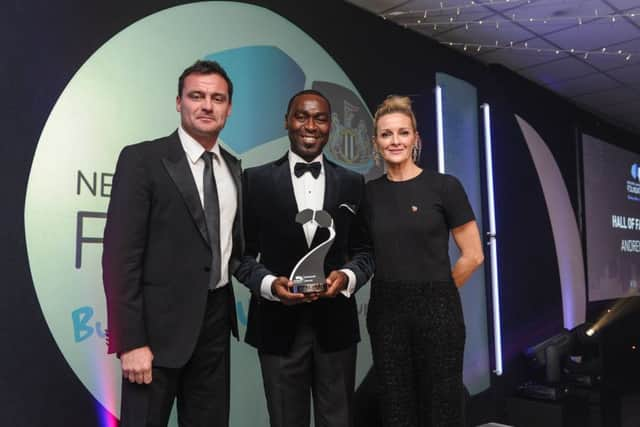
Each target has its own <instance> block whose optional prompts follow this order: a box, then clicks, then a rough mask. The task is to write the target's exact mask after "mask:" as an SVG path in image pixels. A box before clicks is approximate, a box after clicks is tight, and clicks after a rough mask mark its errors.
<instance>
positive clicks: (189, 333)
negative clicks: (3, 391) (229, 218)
mask: <svg viewBox="0 0 640 427" xmlns="http://www.w3.org/2000/svg"><path fill="white" fill-rule="evenodd" d="M221 151H222V156H223V158H224V160H225V162H226V164H227V166H228V167H229V170H230V171H231V174H232V176H233V178H234V181H235V184H236V189H237V193H238V214H237V215H236V218H235V221H234V225H233V253H232V255H231V261H230V266H229V271H230V272H232V271H233V270H234V269H235V268H236V267H237V265H238V263H239V258H240V255H241V254H242V250H243V247H242V245H243V239H242V219H241V212H242V205H241V200H242V192H241V188H242V187H241V168H240V162H239V161H238V160H237V159H235V158H234V157H232V156H231V155H230V154H228V153H227V152H225V151H224V150H221ZM211 256H212V255H211V249H210V246H209V242H208V237H207V231H206V224H205V217H204V212H203V209H202V205H201V203H200V198H199V196H198V190H197V188H196V184H195V182H194V179H193V174H192V172H191V169H190V168H189V164H188V159H187V157H186V154H185V152H184V150H183V148H182V145H181V144H180V139H179V137H178V133H177V132H174V133H173V134H171V135H170V136H168V137H165V138H160V139H157V140H155V141H148V142H142V143H140V144H136V145H131V146H128V147H125V148H124V149H123V150H122V152H121V153H120V157H119V159H118V164H117V166H116V172H115V176H114V178H113V187H112V192H111V200H110V203H109V211H108V214H107V223H106V227H105V231H104V251H103V256H102V268H103V283H104V288H105V294H106V298H107V320H108V335H107V336H108V351H109V352H110V353H122V352H125V351H128V350H131V349H134V348H137V347H141V346H145V345H148V346H150V347H151V350H152V352H153V354H154V360H153V364H154V365H155V366H163V367H169V368H175V367H181V366H183V365H184V364H185V363H186V362H187V360H188V359H189V357H190V356H191V354H192V352H193V349H194V347H195V344H196V341H197V338H198V335H199V333H200V328H201V326H202V319H203V317H204V310H205V304H206V302H207V292H208V280H209V274H210V268H211ZM227 286H231V282H229V285H227ZM229 295H230V301H229V304H230V306H231V307H230V308H231V310H232V311H231V313H232V318H231V327H232V331H233V333H234V335H235V336H236V337H237V325H236V315H235V302H234V298H233V292H230V293H229Z"/></svg>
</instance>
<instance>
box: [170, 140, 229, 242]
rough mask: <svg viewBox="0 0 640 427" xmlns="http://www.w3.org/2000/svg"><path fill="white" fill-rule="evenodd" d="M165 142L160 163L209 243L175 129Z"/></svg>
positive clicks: (201, 213)
mask: <svg viewBox="0 0 640 427" xmlns="http://www.w3.org/2000/svg"><path fill="white" fill-rule="evenodd" d="M167 143H168V147H167V155H166V156H165V157H164V158H163V159H162V164H163V165H164V167H165V169H166V170H167V172H168V173H169V176H170V177H171V179H172V180H173V183H174V184H175V185H176V187H178V191H179V192H180V194H181V195H182V199H183V200H184V203H185V204H186V205H187V210H188V211H189V213H190V214H191V217H192V218H193V221H194V222H195V224H196V226H197V227H198V230H199V231H200V235H201V236H202V238H203V239H204V240H205V242H207V244H209V237H208V235H207V225H206V222H205V218H204V211H203V210H202V204H201V203H200V196H199V195H198V188H197V187H196V183H195V182H194V181H193V173H192V172H191V168H190V167H189V163H188V160H187V156H186V154H185V152H184V150H183V149H182V145H181V144H180V138H179V137H178V132H177V131H176V132H174V133H172V134H171V135H169V136H168V137H167ZM234 179H235V178H234Z"/></svg>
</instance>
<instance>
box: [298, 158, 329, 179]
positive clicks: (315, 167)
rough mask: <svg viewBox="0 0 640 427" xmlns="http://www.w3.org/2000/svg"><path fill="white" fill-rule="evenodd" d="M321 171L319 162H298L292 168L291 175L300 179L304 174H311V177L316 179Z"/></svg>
mask: <svg viewBox="0 0 640 427" xmlns="http://www.w3.org/2000/svg"><path fill="white" fill-rule="evenodd" d="M321 169H322V163H320V162H311V163H303V162H298V163H296V164H295V166H294V167H293V173H294V174H295V175H296V177H298V178H300V177H301V176H302V175H304V173H305V172H311V175H312V176H313V177H314V178H318V176H320V170H321Z"/></svg>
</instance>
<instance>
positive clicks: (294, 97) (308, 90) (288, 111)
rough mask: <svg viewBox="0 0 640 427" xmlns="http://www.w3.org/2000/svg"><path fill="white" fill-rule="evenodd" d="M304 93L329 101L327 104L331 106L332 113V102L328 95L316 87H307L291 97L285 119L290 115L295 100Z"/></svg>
mask: <svg viewBox="0 0 640 427" xmlns="http://www.w3.org/2000/svg"><path fill="white" fill-rule="evenodd" d="M302 95H316V96H319V97H320V98H322V99H324V100H325V101H327V105H328V106H329V114H331V103H330V102H329V100H328V99H327V97H326V96H324V95H323V94H322V93H321V92H318V91H317V90H315V89H305V90H301V91H300V92H298V93H296V94H295V95H293V96H292V97H291V99H290V100H289V104H287V112H286V114H285V115H284V117H285V119H286V118H287V117H289V113H290V112H291V105H293V100H294V99H296V98H297V97H299V96H302Z"/></svg>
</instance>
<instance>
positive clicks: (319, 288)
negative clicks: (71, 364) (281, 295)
mask: <svg viewBox="0 0 640 427" xmlns="http://www.w3.org/2000/svg"><path fill="white" fill-rule="evenodd" d="M326 290H327V284H326V283H301V284H299V285H297V284H295V283H294V285H293V293H296V294H310V293H315V292H324V291H326Z"/></svg>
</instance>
